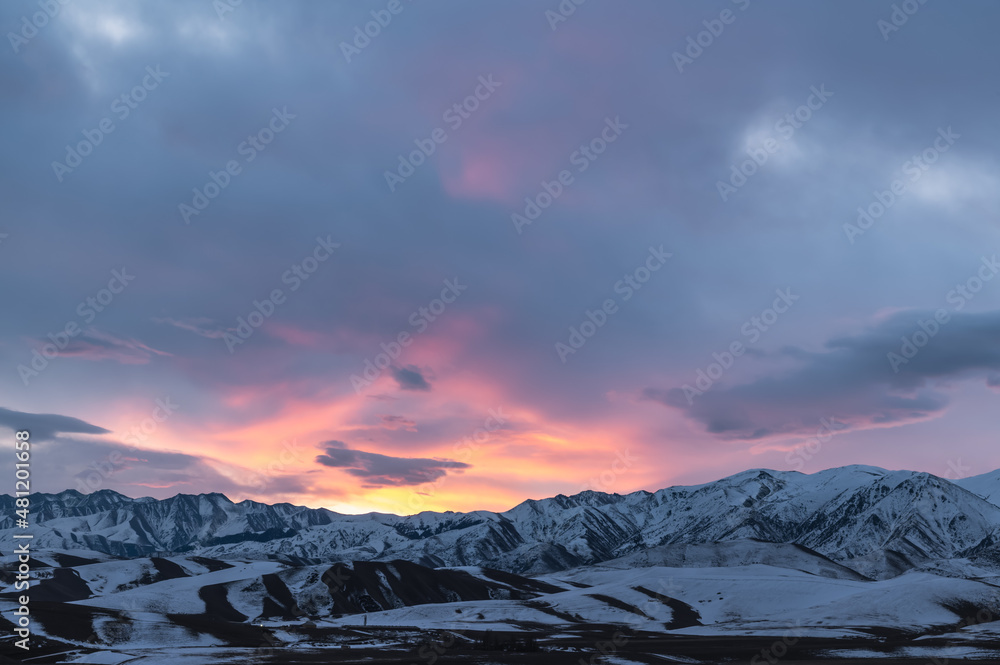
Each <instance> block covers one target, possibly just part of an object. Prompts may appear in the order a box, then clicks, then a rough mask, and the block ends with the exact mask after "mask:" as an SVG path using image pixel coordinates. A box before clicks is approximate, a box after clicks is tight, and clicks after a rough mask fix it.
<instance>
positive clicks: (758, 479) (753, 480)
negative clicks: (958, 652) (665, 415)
mask: <svg viewBox="0 0 1000 665" xmlns="http://www.w3.org/2000/svg"><path fill="white" fill-rule="evenodd" d="M998 502H1000V472H992V473H988V474H984V475H981V476H976V477H972V478H964V479H961V480H946V479H944V478H940V477H937V476H934V475H931V474H928V473H921V472H913V471H887V470H885V469H881V468H876V467H870V466H847V467H841V468H835V469H828V470H826V471H821V472H818V473H814V474H809V475H806V474H802V473H799V472H796V471H773V470H765V469H754V470H750V471H744V472H742V473H738V474H736V475H733V476H729V477H727V478H724V479H721V480H718V481H715V482H711V483H707V484H704V485H696V486H683V487H670V488H666V489H662V490H659V491H657V492H646V491H639V492H633V493H631V494H626V495H619V494H606V493H602V492H595V491H586V492H582V493H580V494H576V495H574V496H564V495H557V496H555V497H552V498H548V499H543V500H528V501H525V502H523V503H521V504H520V505H518V506H516V507H514V508H512V509H510V510H507V511H505V512H489V511H475V512H469V513H453V512H444V513H435V512H423V513H419V514H416V515H409V516H397V515H389V514H379V513H370V514H365V515H344V514H339V513H335V512H332V511H329V510H326V509H322V508H305V507H301V506H293V505H291V504H285V503H281V504H274V505H268V504H263V503H257V502H254V501H242V502H239V503H234V502H232V501H230V500H229V499H228V498H226V497H225V496H224V495H222V494H217V493H211V494H200V495H186V494H179V495H177V496H174V497H171V498H168V499H163V500H157V499H152V498H148V497H147V498H139V499H132V498H128V497H126V496H123V495H121V494H118V493H116V492H113V491H111V490H101V491H98V492H94V493H92V494H88V495H84V494H80V493H79V492H76V491H75V490H67V491H64V492H60V493H58V494H34V495H32V496H31V506H32V508H31V512H32V518H33V520H34V521H35V522H36V523H35V524H33V526H32V531H33V533H34V534H35V538H34V542H35V546H36V547H42V548H48V549H53V550H63V551H71V550H89V551H92V552H98V553H103V554H108V555H113V556H119V557H140V556H150V555H159V556H165V555H169V554H190V555H196V556H202V557H207V558H217V559H233V558H241V559H248V560H279V561H286V562H291V563H296V564H303V565H305V564H320V563H324V562H330V561H392V560H405V561H411V562H414V563H418V564H421V565H423V566H428V567H442V566H483V567H488V568H491V569H497V570H501V571H507V572H510V573H517V574H521V575H537V574H544V573H552V572H556V571H561V570H566V569H570V568H575V567H579V566H585V565H592V564H598V563H603V562H608V561H611V560H614V559H620V558H622V557H633V558H635V557H644V560H647V561H648V560H649V557H651V556H652V557H655V556H657V553H660V554H662V555H663V556H666V557H667V558H668V559H669V560H672V561H690V560H695V561H697V560H698V559H699V557H697V556H695V557H691V556H687V557H683V556H681V555H680V554H678V552H679V551H680V550H679V549H678V548H679V547H681V546H693V545H707V544H713V543H726V542H736V541H761V542H765V543H781V544H787V545H794V546H795V547H796V548H800V549H801V550H804V551H809V552H812V553H815V554H817V555H819V556H822V557H824V558H825V559H828V560H830V561H831V562H832V563H835V564H837V565H839V566H843V567H845V568H847V569H850V570H852V571H854V572H856V573H857V574H859V575H862V576H864V577H866V578H871V579H887V578H891V577H894V576H896V575H898V574H900V573H902V572H904V571H907V570H913V569H920V570H931V571H934V572H938V573H941V572H944V573H945V574H949V575H955V576H962V577H982V576H983V575H987V574H992V573H993V571H1000V505H998ZM0 515H3V517H2V518H0V542H12V541H11V539H10V537H11V535H12V534H11V533H10V532H12V531H13V530H14V521H13V520H14V505H13V498H11V497H9V496H0ZM689 551H697V550H689ZM677 557H681V558H680V559H678V558H677Z"/></svg>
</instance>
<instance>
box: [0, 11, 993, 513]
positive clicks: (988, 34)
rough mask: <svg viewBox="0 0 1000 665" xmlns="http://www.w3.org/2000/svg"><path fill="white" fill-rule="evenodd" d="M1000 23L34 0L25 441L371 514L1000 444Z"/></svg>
mask: <svg viewBox="0 0 1000 665" xmlns="http://www.w3.org/2000/svg"><path fill="white" fill-rule="evenodd" d="M998 19H1000V8H998V7H997V6H996V3H990V2H985V1H980V2H976V1H969V2H965V3H961V5H956V4H953V3H945V2H924V3H921V2H919V1H918V0H910V1H909V2H903V3H892V2H889V1H888V0H878V1H869V0H844V1H838V2H836V3H834V2H825V3H819V2H811V3H803V2H796V1H793V0H775V1H773V2H767V3H765V2H762V1H761V0H733V1H730V0H714V1H711V2H669V3H667V2H656V1H653V0H648V1H643V0H630V1H629V2H611V1H607V2H601V1H599V0H587V1H586V2H581V3H580V4H576V2H574V1H573V0H564V1H563V2H562V3H559V2H556V0H551V1H549V2H545V1H541V2H539V1H531V2H522V1H517V0H503V1H501V0H482V1H480V2H474V3H473V2H459V1H457V0H442V1H440V2H430V1H428V0H398V1H397V0H392V1H390V0H384V1H383V0H376V1H373V2H337V3H330V2H319V1H312V2H307V1H302V2H280V3H279V2H264V1H260V0H258V1H255V0H242V2H237V0H217V1H215V2H212V1H210V0H198V1H192V2H185V1H179V2H174V3H169V4H162V3H156V4H154V3H133V2H126V1H124V0H123V1H113V0H104V1H102V2H90V3H83V2H77V1H71V0H67V1H65V2H60V0H43V1H42V2H37V1H34V2H28V1H21V0H17V1H11V2H4V3H3V4H2V6H0V28H2V31H3V33H4V34H5V39H4V43H3V44H0V90H2V91H3V93H2V95H0V121H2V124H0V126H2V131H0V148H2V149H0V195H2V199H0V200H2V207H0V210H2V212H0V279H2V283H3V285H4V288H3V289H2V291H0V311H2V312H3V314H2V316H0V436H3V437H6V438H7V439H8V440H10V441H13V439H14V431H15V430H22V429H28V430H29V431H31V441H32V442H33V445H32V457H31V470H32V481H33V482H32V489H33V490H39V491H46V492H56V491H60V490H63V489H67V488H69V489H77V490H78V491H82V492H87V493H89V492H93V491H97V490H103V489H111V490H115V491H119V492H122V493H124V494H127V495H129V496H135V497H138V496H153V497H157V498H165V497H168V496H173V495H175V494H177V493H187V494H195V493H201V492H222V493H225V494H226V495H227V496H229V497H230V498H232V499H233V500H243V499H253V500H258V501H265V502H270V503H273V502H279V501H287V502H291V503H296V504H301V505H308V506H325V507H327V508H331V509H333V510H338V511H341V512H350V513H357V512H366V511H380V512H391V513H399V514H409V513H414V512H419V511H421V510H455V511H466V510H474V509H489V510H504V509H507V508H510V507H512V506H514V505H516V504H518V503H520V502H521V501H523V500H525V499H528V498H534V499H540V498H544V497H547V496H553V495H556V494H560V493H561V494H567V495H570V494H575V493H577V492H580V491H583V490H586V489H593V490H599V491H605V492H618V493H626V492H632V491H636V490H639V489H646V490H656V489H659V488H662V487H666V486H670V485H678V484H698V483H704V482H709V481H712V480H715V479H718V478H721V477H724V476H726V475H730V474H733V473H736V472H739V471H741V470H744V469H748V468H772V469H783V470H796V471H802V472H805V473H809V472H815V471H818V470H821V469H825V468H830V467H835V466H841V465H846V464H870V465H875V466H881V467H885V468H890V469H912V470H918V471H927V472H930V473H933V474H935V475H938V476H942V477H948V478H956V477H964V476H970V475H975V474H979V473H984V472H987V471H990V470H993V469H995V468H997V467H1000V448H998V446H996V435H995V433H996V423H997V420H996V413H997V409H996V407H997V399H998V397H1000V279H998V280H994V279H993V277H995V276H996V274H997V273H998V272H1000V264H998V263H997V257H998V255H1000V234H998V230H997V225H998V216H997V213H998V210H1000V164H998V162H997V155H998V154H1000V128H998V126H997V123H996V118H997V117H998V106H1000V96H998V89H997V77H996V72H995V70H996V63H997V62H998V55H1000V53H998V52H1000V44H998V43H997V41H996V39H995V38H994V37H995V35H994V32H995V30H994V26H995V25H996V22H997V20H998ZM12 450H13V447H11V451H12ZM10 455H11V458H10V460H8V462H9V463H11V464H13V463H14V459H13V452H11V453H10ZM12 489H13V488H11V490H12ZM0 491H7V490H6V489H3V490H0Z"/></svg>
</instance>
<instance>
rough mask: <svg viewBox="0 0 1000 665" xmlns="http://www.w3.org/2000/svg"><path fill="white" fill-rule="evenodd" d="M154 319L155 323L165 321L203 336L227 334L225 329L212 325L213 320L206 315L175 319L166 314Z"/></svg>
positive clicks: (210, 337)
mask: <svg viewBox="0 0 1000 665" xmlns="http://www.w3.org/2000/svg"><path fill="white" fill-rule="evenodd" d="M152 320H153V322H154V323H165V324H167V325H170V326H173V327H175V328H180V329H181V330H187V331H188V332H193V333H194V334H196V335H201V336H202V337H208V338H209V339H222V337H223V335H225V334H226V331H225V330H219V329H218V328H217V327H213V326H210V325H209V324H211V323H212V320H211V319H206V318H204V317H194V318H189V319H174V318H171V317H169V316H166V317H158V318H153V319H152Z"/></svg>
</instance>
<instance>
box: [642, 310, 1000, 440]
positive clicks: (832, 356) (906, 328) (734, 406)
mask: <svg viewBox="0 0 1000 665" xmlns="http://www.w3.org/2000/svg"><path fill="white" fill-rule="evenodd" d="M933 318H934V315H933V312H930V313H928V312H916V311H906V312H900V313H897V314H895V315H893V316H891V317H890V318H888V319H886V320H885V321H883V322H882V323H880V324H879V325H877V326H875V327H873V328H871V329H869V330H867V331H865V332H863V333H861V334H858V335H854V336H849V337H839V338H834V339H831V340H829V341H828V342H827V343H826V345H825V350H823V351H820V352H809V351H804V350H802V349H795V348H790V349H786V350H785V351H784V355H785V356H788V357H789V358H790V359H792V360H793V361H794V362H796V363H797V364H798V366H797V367H796V368H795V369H793V370H791V371H788V372H785V373H781V374H775V375H766V376H763V377H761V378H758V379H756V380H754V381H751V382H749V383H744V384H740V385H735V386H724V385H718V384H717V385H715V386H712V387H711V388H709V390H707V391H705V392H704V394H702V395H693V394H692V395H691V397H692V399H691V401H690V402H689V400H688V397H687V395H685V392H684V390H683V388H672V389H666V390H665V389H662V388H655V387H650V388H645V389H644V390H643V391H642V399H646V400H652V401H656V402H660V403H662V404H664V405H667V406H670V407H674V408H678V409H680V410H682V411H683V412H684V413H686V414H687V415H688V416H689V417H690V418H692V419H694V420H697V421H699V422H701V423H702V424H703V425H704V426H705V428H706V429H707V431H709V432H711V433H713V434H718V435H720V436H721V437H723V438H727V439H741V440H754V439H763V438H768V437H772V436H779V435H792V434H805V433H809V432H811V431H815V429H816V426H817V423H819V422H820V420H821V419H823V418H826V419H830V418H837V419H839V420H841V421H843V422H845V423H847V424H849V425H850V426H851V427H852V428H853V429H870V428H876V427H892V426H898V425H903V424H907V423H911V422H914V421H918V420H923V419H927V418H931V417H934V416H937V415H940V414H941V413H942V412H943V411H944V410H945V408H946V407H947V405H948V396H947V394H946V393H945V392H944V387H943V386H942V385H941V383H942V382H943V381H942V380H944V379H950V378H959V377H974V376H976V375H982V376H985V377H986V380H987V382H988V384H989V385H990V386H995V385H996V384H997V382H998V381H997V378H998V377H997V375H996V374H995V372H996V371H997V370H1000V346H998V345H997V339H1000V312H998V311H994V312H984V313H979V314H952V315H951V318H950V320H949V321H948V322H947V323H945V324H943V325H940V326H939V327H938V330H937V332H936V333H935V334H934V335H933V336H932V337H930V338H929V340H928V341H927V342H926V343H925V344H924V345H923V346H922V347H920V348H918V349H917V352H916V354H915V355H913V356H912V357H911V358H909V359H908V360H906V361H905V363H904V364H899V365H897V367H896V368H895V369H898V372H897V371H894V367H893V366H892V364H890V361H889V354H891V353H893V354H901V347H902V346H903V338H904V337H906V338H907V339H910V340H912V339H913V338H914V333H916V332H918V331H920V330H921V328H920V322H921V321H923V322H924V323H925V325H926V322H928V321H933ZM918 339H923V337H919V336H918ZM914 348H916V347H914Z"/></svg>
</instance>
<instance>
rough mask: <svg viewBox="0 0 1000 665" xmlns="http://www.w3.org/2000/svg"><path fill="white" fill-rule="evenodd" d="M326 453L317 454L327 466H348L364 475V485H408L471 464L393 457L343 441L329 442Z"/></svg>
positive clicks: (342, 467) (431, 479)
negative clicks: (356, 447) (358, 448)
mask: <svg viewBox="0 0 1000 665" xmlns="http://www.w3.org/2000/svg"><path fill="white" fill-rule="evenodd" d="M323 445H324V446H326V453H325V454H323V455H319V456H317V457H316V461H317V462H319V463H320V464H322V465H324V466H329V467H333V468H337V469H345V470H346V471H347V472H348V473H349V474H351V475H352V476H355V477H357V478H363V479H364V484H363V487H366V488H376V487H404V486H407V485H419V484H421V483H427V482H431V481H433V480H437V479H438V478H440V477H441V476H443V475H445V474H446V473H447V472H448V471H447V470H448V469H468V468H470V465H469V464H466V463H465V462H455V461H453V460H447V459H426V458H420V457H390V456H388V455H380V454H379V453H369V452H366V451H363V450H352V449H351V448H348V447H347V444H345V443H343V442H342V441H327V442H326V443H324V444H323Z"/></svg>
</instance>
